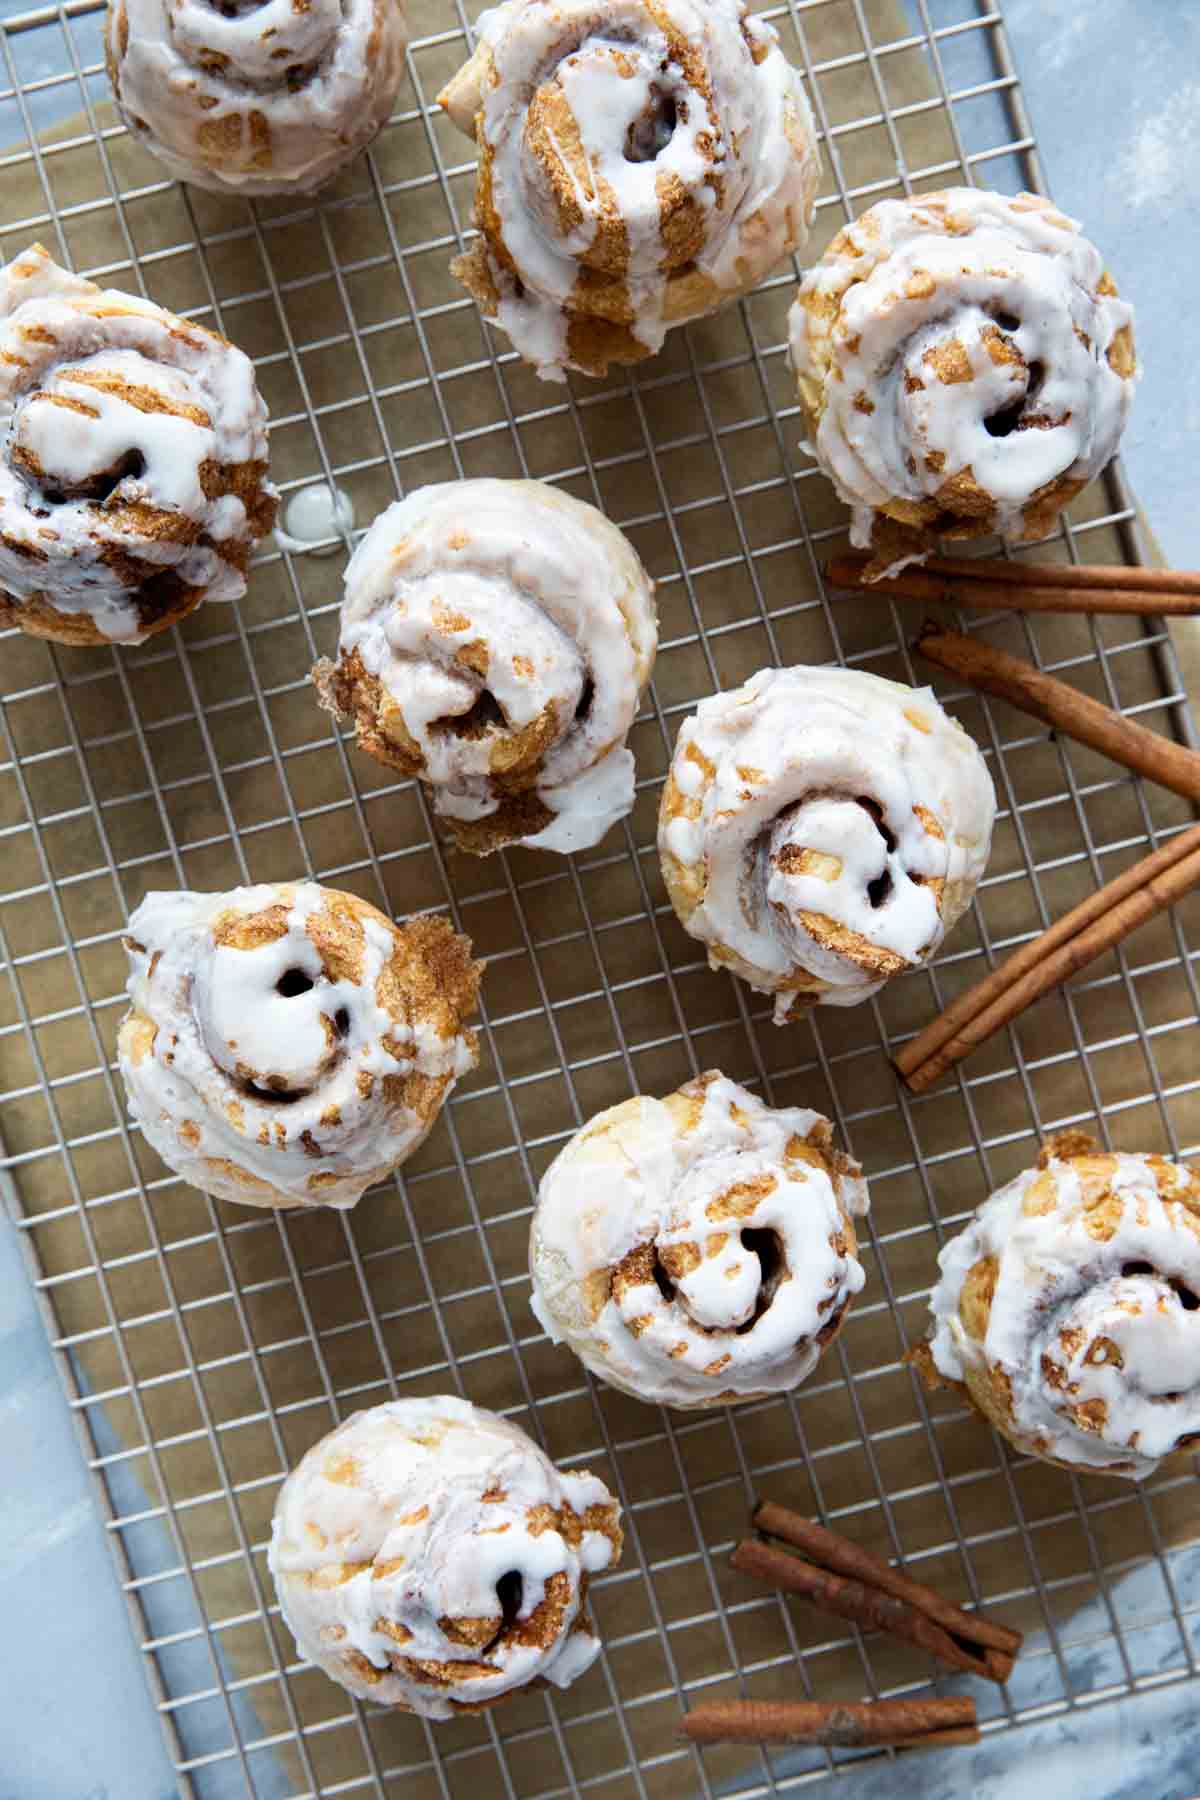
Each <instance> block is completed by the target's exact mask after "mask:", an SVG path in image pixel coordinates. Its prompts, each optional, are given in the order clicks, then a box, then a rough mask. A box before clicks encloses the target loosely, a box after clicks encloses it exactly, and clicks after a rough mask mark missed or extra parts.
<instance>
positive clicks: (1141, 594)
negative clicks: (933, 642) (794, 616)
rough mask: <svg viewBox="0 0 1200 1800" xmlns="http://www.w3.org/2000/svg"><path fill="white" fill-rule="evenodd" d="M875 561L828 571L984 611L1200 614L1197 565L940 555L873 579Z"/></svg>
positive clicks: (930, 601) (848, 561) (839, 583)
mask: <svg viewBox="0 0 1200 1800" xmlns="http://www.w3.org/2000/svg"><path fill="white" fill-rule="evenodd" d="M872 561H873V558H872V557H871V556H868V555H845V556H838V557H835V558H834V559H833V561H832V562H831V563H829V564H828V565H827V567H826V569H825V579H826V581H827V582H828V583H829V585H830V586H831V587H835V588H854V589H856V590H858V591H859V592H862V593H866V594H872V593H875V594H879V595H880V596H882V597H889V596H890V597H893V598H895V599H898V600H918V601H923V602H924V603H925V604H927V605H951V606H960V607H968V608H970V607H974V608H977V609H981V610H984V611H994V610H997V609H1002V608H1007V609H1009V610H1014V611H1018V612H1060V613H1142V614H1150V615H1162V616H1175V617H1188V616H1190V615H1193V614H1196V613H1200V572H1197V571H1195V570H1183V571H1181V570H1176V569H1142V568H1136V567H1125V566H1123V565H1120V564H1089V565H1080V566H1078V567H1076V566H1072V565H1069V564H1061V563H1024V562H1007V561H1001V560H992V559H985V558H967V557H935V558H931V559H930V560H929V561H928V562H926V563H924V564H923V565H922V566H921V567H920V568H907V569H902V570H901V571H900V572H899V573H898V574H896V575H885V576H883V577H881V578H880V579H878V580H868V579H867V575H866V571H867V570H868V568H870V566H871V563H872Z"/></svg>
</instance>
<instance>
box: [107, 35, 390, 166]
mask: <svg viewBox="0 0 1200 1800" xmlns="http://www.w3.org/2000/svg"><path fill="white" fill-rule="evenodd" d="M407 41H408V28H407V21H406V18H405V4H404V0H109V7H108V18H107V22H106V28H105V52H106V60H107V63H108V75H109V80H110V81H111V83H112V90H113V95H114V97H115V99H116V102H117V107H118V110H119V111H120V113H121V117H122V118H123V120H124V122H125V124H126V125H127V126H128V128H129V130H130V131H131V132H132V133H133V135H134V137H136V138H137V139H139V140H140V142H142V143H143V144H145V145H146V148H147V149H148V150H151V151H153V153H154V155H155V156H157V157H158V158H159V160H160V162H162V163H164V164H165V165H166V167H167V169H168V170H169V171H170V173H171V174H172V175H173V176H174V177H175V179H176V180H177V181H190V182H192V183H193V184H194V185H195V186H197V187H203V188H210V189H212V190H213V191H215V192H217V193H235V194H248V195H251V194H264V195H269V194H295V193H301V194H311V193H313V192H314V191H315V190H316V189H317V188H320V187H324V186H325V185H326V184H327V183H328V182H330V181H332V179H333V177H334V176H335V175H336V174H337V173H338V171H339V170H340V169H341V168H343V167H344V166H345V164H346V163H348V162H350V161H351V160H352V159H353V158H354V157H355V156H357V155H358V153H359V152H360V151H361V150H365V149H366V147H367V145H368V144H369V143H370V142H371V140H372V138H374V137H375V136H376V135H377V134H378V133H379V132H380V131H381V130H382V128H383V126H384V125H385V124H386V123H387V120H388V117H389V115H390V113H391V110H392V106H393V104H394V102H395V98H396V94H397V93H398V91H399V88H400V83H401V81H402V79H403V76H404V49H405V45H406V43H407Z"/></svg>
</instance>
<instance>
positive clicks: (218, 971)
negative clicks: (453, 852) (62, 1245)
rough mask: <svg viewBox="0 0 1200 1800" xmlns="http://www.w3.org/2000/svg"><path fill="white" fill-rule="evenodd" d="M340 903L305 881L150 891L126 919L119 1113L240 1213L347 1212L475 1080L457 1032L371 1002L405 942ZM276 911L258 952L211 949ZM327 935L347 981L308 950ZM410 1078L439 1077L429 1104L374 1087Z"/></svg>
mask: <svg viewBox="0 0 1200 1800" xmlns="http://www.w3.org/2000/svg"><path fill="white" fill-rule="evenodd" d="M348 900H349V897H348V896H344V895H340V894H338V893H336V892H335V891H334V890H332V889H329V888H321V887H317V886H316V885H315V884H314V883H312V882H298V883H296V884H294V885H284V886H277V887H273V886H262V887H253V888H235V889H234V890H233V891H232V892H230V893H225V894H196V893H188V892H185V891H180V892H176V893H154V894H149V895H147V897H146V899H145V900H143V901H142V904H141V905H140V906H139V907H138V909H137V911H136V912H135V913H134V915H133V917H132V918H131V920H130V923H129V931H130V936H129V938H128V939H127V940H126V942H127V947H128V951H129V960H130V977H129V996H130V1001H131V1004H132V1010H131V1012H130V1013H129V1014H128V1015H127V1017H126V1019H125V1021H124V1023H123V1025H122V1029H121V1036H120V1042H119V1055H120V1064H121V1072H122V1075H123V1076H124V1078H125V1084H126V1088H127V1091H128V1095H129V1109H130V1114H131V1116H132V1117H133V1118H134V1119H135V1120H136V1121H137V1123H138V1124H139V1125H140V1126H141V1128H142V1133H143V1135H144V1136H145V1138H146V1139H147V1141H148V1142H149V1143H150V1144H151V1145H152V1146H153V1148H154V1149H155V1150H157V1152H158V1154H159V1155H160V1156H161V1157H162V1159H163V1161H164V1162H165V1163H167V1165H168V1166H169V1167H170V1168H172V1169H174V1170H175V1171H176V1172H177V1173H178V1174H180V1175H181V1176H182V1177H183V1178H184V1180H185V1181H189V1182H191V1183H192V1184H193V1186H195V1187H199V1188H202V1189H204V1190H205V1191H206V1192H207V1193H210V1194H216V1195H218V1196H219V1197H221V1198H224V1199H229V1200H239V1201H245V1202H247V1203H250V1204H255V1205H295V1206H303V1205H310V1206H311V1205H329V1206H337V1207H349V1206H353V1205H354V1204H355V1202H356V1201H357V1200H358V1199H359V1198H360V1197H361V1195H362V1193H363V1192H364V1191H365V1189H366V1188H367V1187H368V1186H370V1185H371V1183H372V1182H374V1181H378V1180H382V1179H383V1177H384V1176H385V1175H386V1174H387V1173H388V1172H389V1171H390V1170H391V1169H393V1168H395V1167H396V1165H397V1164H398V1163H400V1162H402V1161H403V1160H404V1158H405V1157H406V1156H408V1155H409V1154H410V1153H411V1152H412V1151H413V1150H414V1149H416V1147H417V1145H418V1144H419V1143H420V1142H421V1140H422V1138H423V1137H424V1136H425V1135H426V1133H427V1132H428V1130H429V1128H430V1126H431V1124H432V1123H433V1119H434V1118H435V1117H436V1114H437V1111H438V1109H439V1107H440V1105H441V1102H442V1100H443V1099H444V1098H445V1095H446V1094H448V1093H449V1091H450V1089H451V1088H452V1087H453V1085H454V1082H455V1080H456V1079H457V1078H458V1077H459V1076H460V1075H463V1074H465V1073H466V1071H467V1070H468V1069H470V1068H472V1067H473V1066H474V1064H475V1061H476V1053H475V1043H474V1038H473V1037H472V1035H471V1033H470V1032H467V1031H465V1030H463V1029H462V1028H461V1027H460V1029H459V1030H458V1031H457V1032H455V1033H453V1034H452V1035H448V1036H447V1035H443V1032H442V1030H441V1028H440V1022H439V1021H438V1020H437V1019H434V1018H432V1017H430V1016H428V1014H427V1012H426V1011H424V1010H423V1009H422V1006H421V1004H420V1001H419V998H418V997H417V996H415V995H413V994H411V993H408V992H404V993H403V1006H404V1010H403V1011H402V1012H400V1011H398V1009H397V1008H396V1006H395V1003H394V1002H393V1004H392V1005H391V1006H389V1005H386V1004H385V1003H384V1000H383V998H382V997H381V994H382V991H383V990H381V987H380V978H381V976H383V975H384V973H385V971H386V970H387V969H388V968H389V965H391V964H392V962H393V959H395V958H396V956H397V953H398V951H399V950H400V948H401V945H402V942H403V939H402V937H401V933H402V931H403V929H404V928H403V927H400V928H397V927H396V926H394V925H392V924H391V922H390V921H389V920H388V919H386V918H385V917H384V916H383V914H382V913H377V912H376V911H375V909H374V908H373V907H366V906H365V905H364V904H363V903H362V902H357V901H356V902H353V906H354V908H356V909H357V910H354V911H351V910H350V907H349V905H348V904H347V903H348ZM281 907H282V908H285V909H286V928H285V930H284V932H283V934H282V935H281V936H279V937H276V938H274V939H273V940H272V941H271V942H268V943H263V944H260V945H258V946H257V947H255V948H247V949H240V948H235V947H233V946H232V945H231V944H229V943H227V942H221V943H218V942H217V941H216V938H215V936H214V927H215V926H218V925H221V926H222V927H223V928H224V927H227V926H228V923H229V921H230V919H231V918H238V919H241V920H252V919H254V918H255V916H256V915H260V914H264V913H266V912H268V910H271V909H279V908H281ZM331 921H332V922H334V923H336V926H337V928H338V930H339V932H340V934H341V936H342V938H343V940H346V939H348V940H349V941H350V942H351V943H355V942H357V944H358V946H359V949H360V954H361V972H359V973H358V974H357V976H356V977H352V976H350V975H348V974H346V973H344V972H343V973H340V974H339V973H338V972H337V968H336V967H333V968H331V967H330V959H329V958H328V957H327V956H325V955H323V954H322V951H321V949H320V948H319V946H318V943H317V942H316V941H315V940H314V936H313V933H314V931H316V930H317V929H318V927H319V926H321V925H322V924H323V925H324V927H325V929H326V931H328V929H329V926H330V923H331ZM447 930H448V928H447ZM224 936H225V930H224V929H222V937H224ZM402 985H403V982H402ZM414 1072H416V1073H417V1074H419V1075H422V1076H425V1077H428V1078H430V1079H431V1080H434V1081H436V1080H438V1078H444V1079H445V1081H446V1087H445V1091H444V1092H438V1093H437V1094H436V1097H434V1098H432V1099H428V1098H427V1099H426V1100H425V1104H424V1105H422V1106H420V1107H413V1106H410V1105H408V1104H406V1103H405V1100H404V1099H403V1098H396V1097H395V1092H394V1090H393V1093H392V1095H390V1096H389V1094H388V1092H387V1091H386V1088H385V1082H386V1081H387V1079H388V1078H389V1077H391V1078H397V1077H398V1078H403V1077H405V1076H407V1075H410V1074H412V1073H414ZM364 1090H366V1091H364Z"/></svg>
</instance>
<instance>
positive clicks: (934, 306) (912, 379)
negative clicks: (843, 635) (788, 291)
mask: <svg viewBox="0 0 1200 1800" xmlns="http://www.w3.org/2000/svg"><path fill="white" fill-rule="evenodd" d="M1132 321H1133V313H1132V310H1131V309H1130V307H1128V306H1127V305H1125V303H1124V302H1123V301H1122V300H1120V299H1119V298H1118V296H1117V290H1116V288H1115V287H1114V286H1113V283H1112V280H1111V278H1110V277H1109V276H1108V275H1107V274H1106V273H1105V270H1104V264H1103V262H1102V260H1101V257H1100V253H1099V251H1098V250H1096V249H1095V247H1094V246H1093V245H1092V244H1090V243H1089V242H1088V240H1087V239H1086V238H1085V237H1084V236H1083V235H1082V233H1081V231H1080V228H1079V226H1078V225H1077V224H1076V223H1075V222H1074V221H1073V220H1071V219H1068V218H1064V216H1063V215H1062V213H1060V212H1057V211H1056V210H1055V209H1054V207H1052V206H1051V205H1050V203H1049V202H1048V201H1046V200H1041V199H1038V198H1037V197H1036V196H1035V195H1032V194H1019V195H1018V196H1017V197H1016V199H1006V198H1005V197H1004V196H1002V195H1000V194H988V193H982V192H980V191H978V190H977V189H974V188H952V189H950V190H949V191H948V192H946V193H942V194H923V195H920V196H918V197H915V198H913V199H910V200H884V201H881V202H880V204H879V205H877V206H873V207H872V208H871V210H870V211H869V212H867V213H864V215H863V216H862V218H861V219H859V220H858V221H857V222H856V223H855V224H853V225H850V226H848V227H847V228H846V230H844V231H842V232H839V234H838V236H837V237H836V238H835V239H834V240H833V243H832V244H831V245H830V246H829V249H828V250H827V251H826V252H825V255H824V256H823V257H822V258H821V260H820V262H819V263H818V264H817V265H816V267H815V268H814V269H811V270H810V271H809V273H808V274H807V276H806V277H805V279H804V282H803V283H802V285H801V288H800V293H799V296H798V298H797V301H796V304H795V306H794V307H793V309H792V316H791V356H792V365H793V367H794V369H795V372H796V377H797V380H798V382H799V387H800V400H801V404H802V406H803V408H804V411H805V414H806V415H807V419H808V427H809V432H810V434H811V443H810V445H809V448H810V450H811V451H812V453H813V454H814V455H815V457H816V459H817V461H818V463H819V464H820V465H821V467H822V469H824V471H825V473H826V474H827V475H829V476H830V477H831V478H832V480H833V483H834V486H835V487H836V488H837V490H838V493H839V495H840V496H841V498H842V499H843V500H844V501H845V502H846V503H847V505H849V506H850V507H852V508H853V511H854V521H853V530H852V537H853V540H854V542H855V543H856V544H857V545H859V546H860V547H861V548H864V549H873V550H874V552H875V567H876V572H877V573H878V574H884V573H886V572H887V571H888V570H889V569H895V568H897V567H902V566H903V564H904V563H906V562H913V561H919V560H920V559H921V558H922V557H924V556H926V555H928V554H929V552H930V551H931V550H932V549H933V548H934V547H935V546H936V543H937V540H938V539H939V538H942V537H950V538H971V537H984V536H987V535H988V534H990V533H992V532H998V533H999V534H1000V535H1001V536H1002V537H1004V538H1006V539H1008V540H1010V541H1021V540H1031V539H1034V538H1039V537H1044V536H1046V534H1047V533H1048V532H1049V531H1050V530H1051V529H1052V528H1053V526H1054V522H1055V520H1056V519H1057V517H1058V515H1059V513H1060V511H1061V510H1062V508H1063V507H1064V506H1066V505H1067V504H1068V502H1069V501H1071V500H1072V499H1074V497H1075V495H1076V494H1078V493H1079V492H1080V490H1081V489H1082V488H1084V487H1085V486H1086V485H1087V483H1088V482H1089V481H1091V480H1093V478H1094V477H1095V476H1097V475H1099V473H1100V472H1101V470H1102V469H1103V468H1104V466H1105V464H1106V463H1108V462H1109V461H1110V459H1111V458H1112V457H1113V456H1114V455H1115V453H1116V449H1117V444H1118V442H1119V440H1120V437H1121V433H1122V431H1123V430H1124V427H1125V421H1126V419H1127V417H1128V414H1129V408H1130V406H1131V404H1132V401H1133V391H1134V387H1135V385H1136V380H1137V372H1138V371H1137V359H1136V356H1135V353H1134V345H1133V329H1132Z"/></svg>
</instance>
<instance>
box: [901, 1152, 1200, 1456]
mask: <svg viewBox="0 0 1200 1800" xmlns="http://www.w3.org/2000/svg"><path fill="white" fill-rule="evenodd" d="M938 1261H939V1264H940V1266H941V1278H940V1280H939V1281H938V1284H937V1286H936V1287H935V1289H934V1291H933V1295H932V1298H931V1300H930V1310H931V1311H932V1313H933V1318H934V1324H933V1329H932V1333H931V1337H930V1340H929V1342H928V1343H927V1344H925V1345H923V1346H922V1347H921V1348H920V1349H919V1350H918V1351H916V1352H915V1353H914V1357H913V1360H914V1361H915V1362H916V1364H917V1366H918V1368H920V1369H921V1371H922V1373H923V1374H924V1376H925V1378H926V1380H927V1381H928V1383H929V1384H930V1386H938V1385H950V1386H953V1387H957V1388H958V1389H960V1391H961V1392H963V1393H964V1394H965V1396H966V1397H967V1398H968V1399H969V1400H970V1401H971V1403H972V1404H973V1405H974V1406H975V1407H976V1408H977V1410H978V1411H979V1412H981V1413H982V1414H983V1416H984V1418H985V1419H987V1420H989V1421H990V1423H991V1424H992V1425H994V1426H995V1428H996V1430H997V1431H999V1432H1000V1433H1001V1434H1002V1435H1003V1436H1004V1437H1006V1438H1007V1439H1008V1440H1009V1442H1010V1443H1011V1444H1013V1445H1014V1446H1015V1447H1016V1448H1017V1449H1018V1450H1022V1451H1024V1452H1025V1453H1026V1454H1027V1455H1030V1456H1040V1457H1041V1458H1042V1459H1043V1460H1044V1461H1046V1462H1052V1463H1057V1464H1059V1466H1060V1467H1062V1468H1067V1469H1087V1470H1098V1471H1101V1472H1103V1473H1107V1474H1110V1475H1125V1476H1130V1477H1132V1478H1135V1479H1138V1478H1141V1477H1144V1476H1148V1475H1152V1474H1153V1473H1154V1471H1155V1469H1156V1468H1158V1467H1159V1465H1160V1463H1162V1462H1163V1461H1167V1460H1169V1459H1171V1458H1173V1457H1177V1456H1180V1455H1182V1454H1183V1453H1184V1452H1187V1451H1190V1450H1192V1449H1194V1448H1195V1446H1196V1445H1197V1444H1200V1175H1197V1174H1196V1173H1195V1172H1194V1171H1192V1170H1190V1169H1187V1168H1185V1167H1183V1166H1182V1165H1181V1164H1179V1163H1174V1162H1170V1161H1168V1159H1167V1158H1166V1157H1164V1156H1130V1155H1123V1154H1113V1153H1110V1152H1107V1151H1103V1150H1101V1148H1100V1146H1099V1145H1098V1144H1097V1143H1096V1142H1095V1141H1094V1140H1093V1139H1092V1138H1090V1137H1088V1136H1086V1134H1084V1133H1082V1132H1066V1133H1063V1134H1061V1135H1060V1136H1058V1137H1055V1138H1051V1139H1050V1141H1049V1143H1048V1144H1047V1145H1046V1147H1045V1149H1044V1150H1043V1151H1042V1154H1041V1156H1040V1157H1039V1158H1038V1162H1037V1166H1036V1167H1035V1168H1032V1169H1027V1170H1026V1171H1025V1172H1024V1173H1023V1174H1021V1175H1018V1176H1017V1178H1016V1180H1015V1181H1010V1182H1009V1183H1008V1185H1007V1186H1006V1187H1003V1188H1001V1189H1000V1190H999V1192H998V1193H995V1194H993V1195H992V1197H991V1199H990V1200H987V1201H986V1202H985V1203H984V1204H983V1205H982V1206H981V1207H980V1208H979V1210H978V1212H977V1213H976V1214H975V1216H974V1218H973V1219H972V1220H971V1221H970V1222H969V1223H968V1224H967V1225H966V1227H965V1228H964V1229H963V1230H962V1231H961V1232H960V1233H959V1234H958V1236H957V1237H954V1238H951V1240H950V1242H949V1243H948V1244H947V1245H946V1246H945V1248H944V1249H943V1251H942V1253H941V1256H940V1257H939V1259H938Z"/></svg>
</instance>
